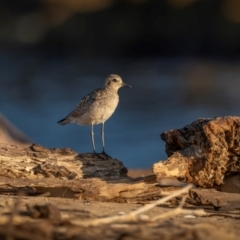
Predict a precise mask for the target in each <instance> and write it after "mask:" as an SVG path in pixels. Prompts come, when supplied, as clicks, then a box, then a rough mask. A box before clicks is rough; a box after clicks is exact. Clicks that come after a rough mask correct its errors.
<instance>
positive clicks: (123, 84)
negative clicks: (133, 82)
mask: <svg viewBox="0 0 240 240" xmlns="http://www.w3.org/2000/svg"><path fill="white" fill-rule="evenodd" d="M122 87H129V88H132V86H130V85H128V84H126V83H124V82H123V83H122Z"/></svg>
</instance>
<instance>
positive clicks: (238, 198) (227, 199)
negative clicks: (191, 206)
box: [189, 188, 240, 210]
mask: <svg viewBox="0 0 240 240" xmlns="http://www.w3.org/2000/svg"><path fill="white" fill-rule="evenodd" d="M189 195H190V198H191V199H192V200H193V202H192V203H195V204H198V205H201V206H213V207H214V208H215V209H218V208H224V209H225V210H233V209H234V210H235V209H239V208H240V194H237V193H225V192H219V191H217V190H216V189H203V188H201V189H197V188H194V189H191V190H190V193H189Z"/></svg>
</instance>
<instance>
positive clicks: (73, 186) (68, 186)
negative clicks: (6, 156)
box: [0, 175, 179, 202]
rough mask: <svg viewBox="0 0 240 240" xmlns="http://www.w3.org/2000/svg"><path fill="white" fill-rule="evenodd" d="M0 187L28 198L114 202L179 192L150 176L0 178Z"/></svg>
mask: <svg viewBox="0 0 240 240" xmlns="http://www.w3.org/2000/svg"><path fill="white" fill-rule="evenodd" d="M0 186H1V189H0V193H1V192H2V193H5V194H6V193H17V191H18V192H19V191H24V192H25V193H26V194H28V193H29V194H30V195H36V194H42V193H45V192H49V195H50V196H53V197H71V198H74V197H75V198H79V199H84V200H100V201H115V202H126V201H128V202H129V201H130V202H139V201H146V200H148V201H149V200H155V199H158V198H160V197H161V196H164V195H166V194H169V193H171V192H173V191H175V190H176V189H179V187H159V185H158V183H157V182H156V178H155V176H154V175H152V176H149V177H145V178H140V179H137V180H134V179H131V178H118V179H115V180H106V179H105V180H102V179H99V178H88V179H78V180H65V179H57V178H46V179H22V178H19V179H16V178H7V177H0Z"/></svg>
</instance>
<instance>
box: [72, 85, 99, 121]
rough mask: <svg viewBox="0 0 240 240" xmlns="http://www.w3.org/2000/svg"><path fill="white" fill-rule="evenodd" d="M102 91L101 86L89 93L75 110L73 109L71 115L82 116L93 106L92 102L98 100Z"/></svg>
mask: <svg viewBox="0 0 240 240" xmlns="http://www.w3.org/2000/svg"><path fill="white" fill-rule="evenodd" d="M101 91H102V89H101V88H98V89H96V90H94V91H93V92H91V93H89V94H88V95H86V96H85V97H83V98H82V100H81V101H80V102H79V103H78V104H77V106H76V108H75V110H73V111H72V112H71V113H70V114H69V115H68V117H69V116H71V117H75V116H81V115H82V114H83V113H85V112H86V111H87V110H88V109H90V108H91V106H92V104H93V103H94V102H95V101H96V99H97V98H98V96H99V93H100V92H101Z"/></svg>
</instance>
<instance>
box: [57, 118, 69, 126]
mask: <svg viewBox="0 0 240 240" xmlns="http://www.w3.org/2000/svg"><path fill="white" fill-rule="evenodd" d="M57 123H59V124H61V125H66V124H68V123H69V119H68V118H63V119H61V120H60V121H58V122H57Z"/></svg>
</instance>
